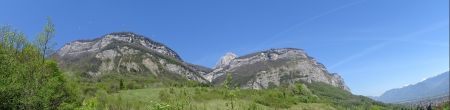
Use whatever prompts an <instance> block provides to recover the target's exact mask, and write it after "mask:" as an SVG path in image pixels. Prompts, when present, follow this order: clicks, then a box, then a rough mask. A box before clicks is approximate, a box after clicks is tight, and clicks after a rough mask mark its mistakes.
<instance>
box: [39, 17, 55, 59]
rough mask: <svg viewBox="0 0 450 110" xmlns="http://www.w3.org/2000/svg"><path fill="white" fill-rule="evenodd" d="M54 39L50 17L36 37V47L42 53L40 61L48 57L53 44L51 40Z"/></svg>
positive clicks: (53, 28)
mask: <svg viewBox="0 0 450 110" xmlns="http://www.w3.org/2000/svg"><path fill="white" fill-rule="evenodd" d="M54 37H55V25H54V24H53V22H52V20H51V18H50V17H48V18H47V24H45V26H44V30H43V31H42V32H41V33H40V34H39V35H38V38H37V41H36V45H37V46H38V48H39V49H40V51H41V52H42V54H43V56H42V59H45V56H47V55H49V54H50V52H49V51H51V50H52V47H53V46H54V45H55V43H53V42H51V39H53V38H54Z"/></svg>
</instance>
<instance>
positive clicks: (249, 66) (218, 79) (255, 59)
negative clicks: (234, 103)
mask: <svg viewBox="0 0 450 110" xmlns="http://www.w3.org/2000/svg"><path fill="white" fill-rule="evenodd" d="M225 74H231V75H232V77H233V78H232V79H233V81H232V82H233V83H236V84H237V85H238V86H240V87H243V88H252V89H263V88H268V87H270V86H279V85H283V84H293V83H295V82H299V81H303V82H308V83H311V82H322V83H326V84H330V85H332V86H335V87H339V88H341V89H344V90H347V91H350V89H349V88H348V87H347V86H346V85H345V83H344V80H343V79H342V78H341V76H339V75H338V74H336V73H333V74H332V73H329V72H328V71H327V70H326V68H325V66H324V65H322V64H321V63H319V62H317V61H316V60H315V59H314V58H312V57H309V56H308V55H307V54H306V53H305V52H304V51H303V50H301V49H295V48H279V49H270V50H266V51H261V52H256V53H252V54H248V55H244V56H240V57H236V55H235V54H232V53H227V54H226V55H225V56H224V57H222V58H221V59H220V60H219V63H218V66H216V68H214V70H213V71H212V72H211V73H209V74H207V75H206V76H205V78H206V79H207V80H210V81H211V82H212V83H214V84H220V83H222V82H223V81H224V80H225V76H226V75H225Z"/></svg>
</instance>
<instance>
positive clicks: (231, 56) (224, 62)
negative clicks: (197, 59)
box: [215, 52, 237, 68]
mask: <svg viewBox="0 0 450 110" xmlns="http://www.w3.org/2000/svg"><path fill="white" fill-rule="evenodd" d="M236 57H237V55H236V54H234V53H231V52H228V53H227V54H225V56H223V57H222V58H220V60H219V62H217V64H216V67H215V68H223V67H225V66H227V65H229V64H230V62H231V61H232V60H234V59H235V58H236Z"/></svg>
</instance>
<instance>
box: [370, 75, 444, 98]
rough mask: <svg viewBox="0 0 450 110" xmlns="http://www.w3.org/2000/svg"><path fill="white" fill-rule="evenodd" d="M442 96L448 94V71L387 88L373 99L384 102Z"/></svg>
mask: <svg viewBox="0 0 450 110" xmlns="http://www.w3.org/2000/svg"><path fill="white" fill-rule="evenodd" d="M442 96H449V72H445V73H441V74H439V75H437V76H434V77H431V78H428V79H426V80H424V81H422V82H419V83H416V84H412V85H408V86H405V87H402V88H397V89H392V90H388V91H386V92H385V93H383V94H382V95H381V96H379V97H376V98H375V99H376V100H379V101H382V102H386V103H402V102H408V101H420V100H422V99H423V100H427V99H432V98H433V97H438V98H439V97H442ZM447 100H448V98H447Z"/></svg>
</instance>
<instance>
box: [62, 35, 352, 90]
mask: <svg viewBox="0 0 450 110" xmlns="http://www.w3.org/2000/svg"><path fill="white" fill-rule="evenodd" d="M54 58H55V59H56V60H57V61H58V62H59V64H60V66H61V67H62V68H63V69H65V70H69V71H74V70H76V71H79V72H81V73H84V74H86V75H87V76H90V77H97V76H101V75H102V74H109V73H111V72H115V73H121V74H126V73H133V74H149V73H151V74H152V75H154V76H160V75H164V74H174V75H179V76H181V77H185V78H186V79H188V80H195V81H198V82H201V83H213V84H216V85H218V84H220V82H221V81H222V79H223V78H219V79H218V77H223V76H222V75H223V73H224V72H237V73H239V71H240V73H242V72H243V71H242V69H239V68H246V67H249V66H254V68H252V69H255V71H253V70H251V71H248V74H249V75H250V76H246V77H245V78H237V79H239V80H241V81H242V82H246V85H247V86H242V87H243V88H253V89H261V88H268V86H269V85H271V86H273V84H272V83H274V84H275V85H276V86H279V85H280V84H293V83H295V82H299V81H304V82H309V83H311V82H324V83H326V84H330V85H332V86H335V87H339V88H341V89H344V90H346V91H350V89H349V88H348V87H347V86H346V85H345V83H344V80H343V78H342V77H341V76H339V75H338V74H336V73H330V72H328V71H327V70H326V67H325V66H324V65H323V64H321V63H319V62H317V61H316V59H314V58H312V57H310V56H308V55H307V54H306V52H304V50H303V49H297V48H276V49H275V48H274V49H268V50H263V51H259V52H254V53H250V54H246V55H243V56H237V55H236V54H234V53H227V54H226V55H225V56H224V57H222V58H221V59H220V60H219V61H218V63H217V65H216V66H215V67H214V68H208V67H204V66H201V65H195V64H191V63H189V62H185V61H183V60H182V59H181V57H180V56H179V55H178V53H176V52H175V51H173V50H172V49H170V48H169V47H167V46H166V45H164V44H162V43H159V42H156V41H153V40H151V39H149V38H147V37H145V36H142V35H138V34H135V33H132V32H114V33H110V34H106V35H103V36H101V37H99V38H95V39H92V40H76V41H73V42H71V43H67V44H66V45H64V46H63V47H62V48H61V49H59V50H58V51H57V52H56V54H54ZM260 64H262V65H260ZM85 65H87V66H85ZM277 67H280V68H277ZM233 69H236V70H237V71H236V70H233ZM256 69H258V71H256ZM284 70H286V71H284ZM261 72H262V73H267V74H266V75H275V76H274V78H269V77H260V76H255V75H256V74H258V75H263V74H261ZM283 72H284V73H283ZM278 73H279V75H276V74H278ZM282 74H283V76H282ZM241 75H245V74H241ZM294 77H295V78H294ZM258 78H260V79H261V78H262V79H263V80H260V82H255V80H256V79H258ZM267 80H270V81H269V82H267ZM261 81H262V82H261ZM251 82H253V83H252V84H251ZM269 83H270V84H269Z"/></svg>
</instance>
